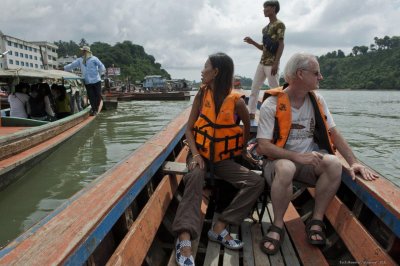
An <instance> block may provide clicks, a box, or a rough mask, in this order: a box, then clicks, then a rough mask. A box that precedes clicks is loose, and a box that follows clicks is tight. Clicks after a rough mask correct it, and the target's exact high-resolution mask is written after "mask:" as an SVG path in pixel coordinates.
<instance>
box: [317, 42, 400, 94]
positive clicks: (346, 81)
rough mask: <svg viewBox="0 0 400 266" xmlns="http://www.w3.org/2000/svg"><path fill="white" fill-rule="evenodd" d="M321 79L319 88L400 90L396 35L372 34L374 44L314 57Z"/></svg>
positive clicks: (398, 43)
mask: <svg viewBox="0 0 400 266" xmlns="http://www.w3.org/2000/svg"><path fill="white" fill-rule="evenodd" d="M318 60H319V63H320V67H321V73H322V74H323V76H324V80H323V81H322V82H321V84H320V87H321V89H350V90H400V78H399V77H400V37H398V36H394V37H392V38H390V37H388V36H385V37H384V38H383V39H379V38H377V37H375V44H371V45H370V47H367V46H355V47H354V48H353V49H352V53H350V54H349V55H348V56H345V55H344V53H343V52H342V51H341V50H338V51H337V52H336V51H334V52H330V53H327V54H326V55H323V56H320V57H319V58H318Z"/></svg>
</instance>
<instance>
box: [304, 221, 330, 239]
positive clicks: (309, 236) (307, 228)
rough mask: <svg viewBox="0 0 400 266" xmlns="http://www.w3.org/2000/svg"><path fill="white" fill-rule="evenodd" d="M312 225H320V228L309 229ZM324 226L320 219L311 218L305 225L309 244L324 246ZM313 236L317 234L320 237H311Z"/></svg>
mask: <svg viewBox="0 0 400 266" xmlns="http://www.w3.org/2000/svg"><path fill="white" fill-rule="evenodd" d="M313 225H318V226H319V227H321V230H314V229H313V230H311V227H312V226H313ZM325 230H326V226H325V224H324V223H323V222H322V221H321V220H315V219H314V220H311V221H309V222H308V224H307V226H306V233H307V241H308V243H310V244H311V245H316V246H324V245H325V244H326V236H325ZM313 236H319V237H321V238H322V239H313V238H312V237H313Z"/></svg>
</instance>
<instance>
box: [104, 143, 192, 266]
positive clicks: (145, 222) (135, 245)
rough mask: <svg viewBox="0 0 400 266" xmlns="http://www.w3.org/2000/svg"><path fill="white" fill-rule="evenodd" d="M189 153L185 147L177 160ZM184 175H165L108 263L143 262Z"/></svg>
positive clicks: (127, 263)
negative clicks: (133, 251)
mask: <svg viewBox="0 0 400 266" xmlns="http://www.w3.org/2000/svg"><path fill="white" fill-rule="evenodd" d="M187 153H188V149H187V148H186V149H183V150H182V151H181V152H180V153H179V155H178V156H177V158H176V161H177V162H185V160H186V155H187ZM182 177H183V175H165V176H164V177H163V180H162V181H161V182H160V184H159V185H158V187H157V189H156V191H155V192H154V193H153V195H152V196H151V198H150V199H149V201H148V202H147V204H146V206H145V207H144V209H143V210H142V211H141V212H140V215H139V217H138V218H137V219H136V221H135V222H134V223H133V225H132V227H131V228H130V229H129V231H128V233H127V234H126V235H125V237H124V239H123V240H122V242H121V243H120V244H119V245H118V248H117V249H116V250H115V252H114V254H113V255H112V256H111V258H110V260H109V261H108V262H107V265H140V264H142V262H143V260H144V258H145V257H146V254H147V251H148V249H149V248H150V246H151V244H152V242H153V238H154V237H155V235H156V233H157V230H158V227H159V226H160V224H161V222H162V220H163V217H164V215H165V212H166V210H167V208H168V206H169V203H170V202H171V200H172V198H173V196H174V194H175V192H176V190H177V188H178V186H179V184H180V182H181V180H182ZM133 249H134V250H135V253H134V254H133V253H132V252H131V251H132V250H133Z"/></svg>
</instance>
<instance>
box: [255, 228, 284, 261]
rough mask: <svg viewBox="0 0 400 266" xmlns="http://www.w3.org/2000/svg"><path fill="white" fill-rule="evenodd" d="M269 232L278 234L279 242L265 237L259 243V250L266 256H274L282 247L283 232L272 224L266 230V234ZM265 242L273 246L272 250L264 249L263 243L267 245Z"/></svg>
mask: <svg viewBox="0 0 400 266" xmlns="http://www.w3.org/2000/svg"><path fill="white" fill-rule="evenodd" d="M269 232H275V233H278V234H279V240H278V239H275V238H272V237H269V236H267V235H266V236H265V237H264V238H263V240H262V241H261V243H260V248H261V250H262V251H263V252H264V253H266V254H268V255H274V254H276V253H277V252H278V251H279V248H280V247H281V245H282V242H283V238H284V236H285V231H284V230H283V229H282V228H279V227H278V226H276V225H273V224H272V225H271V226H270V227H269V228H268V232H267V234H268V233H269ZM267 242H269V243H271V244H272V245H274V248H273V249H270V248H266V247H265V246H264V245H265V243H267Z"/></svg>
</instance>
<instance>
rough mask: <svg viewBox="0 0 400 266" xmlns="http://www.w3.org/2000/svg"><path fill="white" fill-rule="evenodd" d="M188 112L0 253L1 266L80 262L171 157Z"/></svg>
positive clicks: (86, 257) (72, 263)
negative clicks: (9, 265) (55, 213)
mask: <svg viewBox="0 0 400 266" xmlns="http://www.w3.org/2000/svg"><path fill="white" fill-rule="evenodd" d="M189 112H190V108H188V109H187V110H185V111H184V112H182V113H181V115H179V116H178V117H177V118H176V119H175V120H173V121H172V122H171V123H170V124H168V125H167V126H166V127H165V128H164V129H163V130H162V131H161V132H160V133H158V134H157V135H155V136H154V137H153V138H152V139H151V140H150V141H148V142H146V144H144V145H143V146H141V147H139V148H138V149H137V150H136V151H135V152H134V153H132V155H131V156H129V157H128V158H127V159H126V160H124V161H122V162H120V163H118V164H117V165H116V166H114V167H113V168H112V169H110V170H109V171H107V172H106V173H105V174H103V175H102V176H100V177H99V178H98V179H97V180H96V182H94V183H92V185H91V186H90V187H89V188H88V189H87V190H86V191H85V193H79V196H78V197H74V198H73V201H69V202H67V203H66V204H65V205H64V206H63V207H62V210H60V211H58V210H56V212H57V215H54V216H53V217H51V219H48V220H47V221H46V222H45V223H43V224H41V225H40V226H39V227H37V228H35V229H34V230H35V231H34V232H32V231H28V232H27V234H24V237H20V238H19V239H18V240H17V241H16V242H13V243H11V244H10V245H9V246H7V247H6V248H5V249H3V250H2V251H0V265H3V264H6V265H7V264H14V263H15V264H30V265H54V264H66V265H76V264H81V263H83V262H85V261H86V260H87V259H88V257H89V256H90V255H91V254H92V253H93V251H94V250H95V248H96V247H97V246H98V245H99V243H100V242H101V241H102V240H103V239H104V237H105V236H106V234H107V233H108V232H109V231H110V230H111V228H112V227H113V225H114V224H115V222H116V221H117V220H118V219H119V217H121V215H122V214H123V213H124V211H125V210H126V208H127V207H128V206H129V205H130V204H131V203H132V202H133V201H134V200H135V198H136V196H137V195H138V194H139V192H140V191H141V190H142V189H143V188H144V187H145V186H146V184H147V183H148V182H149V180H151V178H152V177H153V175H154V174H155V173H156V172H157V171H158V169H159V168H160V167H161V166H162V163H163V162H164V161H165V160H166V158H167V157H168V156H169V155H170V154H171V152H172V151H173V149H174V148H175V146H176V145H177V143H178V142H179V141H180V139H181V138H182V136H183V134H184V130H185V126H186V121H187V117H188V115H189ZM138 162H140V163H138ZM83 214H85V215H83Z"/></svg>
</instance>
